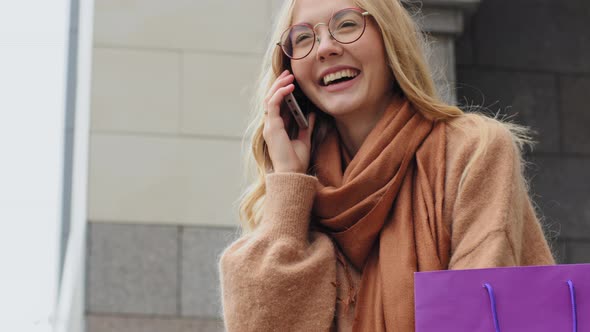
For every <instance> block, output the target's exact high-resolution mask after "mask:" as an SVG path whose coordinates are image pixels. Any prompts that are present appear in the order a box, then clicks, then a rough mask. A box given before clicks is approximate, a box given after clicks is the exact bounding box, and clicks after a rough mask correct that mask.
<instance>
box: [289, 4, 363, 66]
mask: <svg viewBox="0 0 590 332" xmlns="http://www.w3.org/2000/svg"><path fill="white" fill-rule="evenodd" d="M328 30H329V31H330V34H331V35H332V37H333V38H334V39H335V40H336V41H338V42H340V43H342V44H349V43H352V42H355V41H356V40H358V39H359V38H360V37H361V35H362V34H363V32H364V30H365V19H364V16H363V14H362V13H361V12H360V11H358V10H354V9H344V10H341V11H338V12H337V13H335V14H334V16H332V18H331V19H330V23H329V25H328ZM314 44H315V32H314V31H313V28H312V27H311V26H310V25H308V24H297V25H293V26H291V27H290V28H289V29H287V30H286V31H285V32H284V33H283V35H282V36H281V48H282V49H283V52H285V54H286V55H287V56H288V57H290V58H292V59H301V58H304V57H305V56H307V55H308V54H309V53H310V52H311V50H312V49H313V46H314Z"/></svg>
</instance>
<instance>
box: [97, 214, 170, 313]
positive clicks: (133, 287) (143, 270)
mask: <svg viewBox="0 0 590 332" xmlns="http://www.w3.org/2000/svg"><path fill="white" fill-rule="evenodd" d="M89 231H90V241H89V245H90V250H89V255H88V258H87V259H88V271H87V286H86V289H87V294H86V297H87V304H86V309H87V311H88V312H90V313H130V314H160V315H174V314H177V313H178V297H177V289H178V282H177V281H178V273H177V272H178V229H177V227H170V226H139V225H118V224H106V223H91V224H90V227H89Z"/></svg>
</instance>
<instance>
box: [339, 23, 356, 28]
mask: <svg viewBox="0 0 590 332" xmlns="http://www.w3.org/2000/svg"><path fill="white" fill-rule="evenodd" d="M355 26H357V24H356V22H355V21H344V22H342V23H340V24H339V25H338V29H341V28H349V27H355Z"/></svg>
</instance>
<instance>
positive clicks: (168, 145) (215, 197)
mask: <svg viewBox="0 0 590 332" xmlns="http://www.w3.org/2000/svg"><path fill="white" fill-rule="evenodd" d="M276 7H277V6H276V3H275V1H272V0H265V1H257V2H252V3H251V2H248V3H246V2H239V1H231V2H227V1H183V0H177V1H172V2H170V1H158V0H150V1H141V2H120V1H114V0H98V1H96V8H95V36H94V39H95V45H94V62H93V74H94V75H93V80H92V117H91V149H90V151H91V155H90V170H89V207H88V208H89V211H88V214H89V222H90V227H89V233H88V259H87V264H88V266H87V271H88V273H87V285H86V292H87V297H86V298H87V303H86V312H87V330H88V331H89V332H98V331H114V332H119V331H120V332H127V331H162V330H167V331H221V330H223V327H222V325H221V323H220V322H219V317H220V312H219V308H220V304H219V292H218V289H217V285H218V281H217V280H218V277H217V271H216V260H217V257H218V255H219V254H220V252H221V250H222V249H223V248H224V247H226V246H227V245H228V244H229V243H230V242H231V241H232V240H233V239H235V238H236V237H237V229H236V225H237V209H236V206H235V201H236V199H237V198H238V196H239V194H240V192H241V190H242V188H243V179H242V166H241V152H240V145H241V139H242V134H243V132H244V130H245V128H246V116H247V113H248V101H249V98H250V96H251V92H252V88H253V82H254V81H255V79H256V78H257V74H258V70H259V65H260V59H261V55H262V52H263V48H264V47H265V43H266V38H267V33H268V31H269V30H270V26H271V17H272V15H271V12H272V11H273V10H275V9H276ZM244 13H248V15H244Z"/></svg>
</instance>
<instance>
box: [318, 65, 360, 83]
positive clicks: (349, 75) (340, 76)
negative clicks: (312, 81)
mask: <svg viewBox="0 0 590 332" xmlns="http://www.w3.org/2000/svg"><path fill="white" fill-rule="evenodd" d="M359 74H360V71H358V70H354V69H345V70H341V71H339V72H335V73H331V74H328V75H326V76H324V77H323V78H322V79H321V80H320V85H321V86H329V85H333V84H338V83H342V82H346V81H350V80H352V79H354V78H356V77H357V76H358V75H359Z"/></svg>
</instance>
